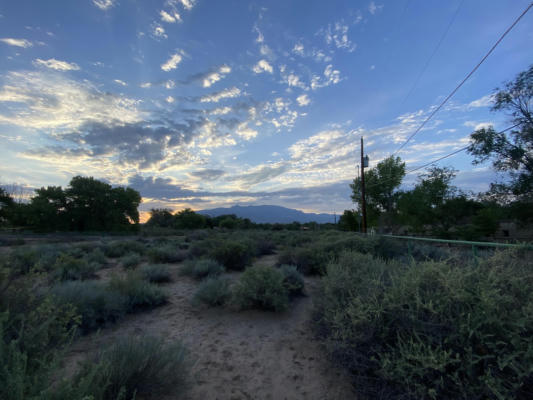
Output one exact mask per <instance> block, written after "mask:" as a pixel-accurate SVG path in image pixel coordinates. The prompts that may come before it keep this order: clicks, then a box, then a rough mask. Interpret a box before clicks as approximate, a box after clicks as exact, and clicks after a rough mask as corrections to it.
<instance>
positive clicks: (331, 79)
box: [311, 64, 341, 90]
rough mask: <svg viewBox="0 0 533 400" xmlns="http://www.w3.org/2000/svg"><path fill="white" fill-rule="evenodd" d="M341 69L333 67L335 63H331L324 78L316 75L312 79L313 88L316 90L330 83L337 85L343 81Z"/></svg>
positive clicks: (325, 71)
mask: <svg viewBox="0 0 533 400" xmlns="http://www.w3.org/2000/svg"><path fill="white" fill-rule="evenodd" d="M340 74H341V73H340V71H339V70H336V69H333V65H331V64H329V65H328V66H327V67H326V69H325V70H324V79H322V78H321V77H320V76H318V75H314V76H313V78H312V79H311V89H313V90H316V89H318V88H321V87H326V86H329V85H336V84H337V83H339V82H340V81H341V76H340Z"/></svg>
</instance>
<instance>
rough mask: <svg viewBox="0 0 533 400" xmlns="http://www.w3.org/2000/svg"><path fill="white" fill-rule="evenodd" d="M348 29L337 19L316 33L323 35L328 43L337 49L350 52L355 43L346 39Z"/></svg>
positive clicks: (353, 48)
mask: <svg viewBox="0 0 533 400" xmlns="http://www.w3.org/2000/svg"><path fill="white" fill-rule="evenodd" d="M348 30H349V27H348V25H346V24H345V23H344V22H342V21H339V22H335V24H333V25H331V24H329V25H328V27H327V29H321V30H320V31H319V32H318V33H319V34H321V35H322V36H324V39H325V40H326V43H327V44H328V45H333V46H335V47H336V48H337V49H343V50H346V51H348V52H349V53H351V52H353V51H354V50H355V48H356V47H357V45H356V44H355V43H354V42H352V41H351V40H350V39H348Z"/></svg>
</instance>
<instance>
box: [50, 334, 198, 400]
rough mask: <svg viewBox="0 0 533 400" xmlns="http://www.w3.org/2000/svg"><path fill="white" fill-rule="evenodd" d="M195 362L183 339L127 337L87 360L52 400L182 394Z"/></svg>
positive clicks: (150, 396) (99, 399)
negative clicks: (169, 342) (176, 340)
mask: <svg viewBox="0 0 533 400" xmlns="http://www.w3.org/2000/svg"><path fill="white" fill-rule="evenodd" d="M191 366H192V364H191V362H190V360H189V359H188V353H187V351H186V349H185V347H184V346H183V345H182V344H181V343H180V342H174V343H171V344H166V343H165V342H164V340H163V339H160V338H155V337H149V336H143V337H131V336H129V337H125V338H121V339H119V340H118V341H117V342H116V343H114V344H113V345H111V346H109V347H108V348H107V349H104V350H103V351H101V352H100V353H99V354H98V355H97V356H96V357H94V358H91V359H89V360H87V361H85V362H84V363H83V364H82V368H81V370H80V371H79V372H78V373H77V374H76V375H75V376H74V377H73V378H72V380H71V381H64V382H62V383H61V384H60V385H58V388H56V389H55V394H54V396H52V398H53V399H58V400H59V399H65V400H66V399H89V398H90V399H93V400H107V399H133V398H136V397H137V396H139V397H140V398H143V399H148V398H161V396H164V395H166V394H170V393H171V394H172V396H173V397H175V396H177V397H180V396H182V395H183V393H184V392H185V390H186V389H187V387H188V384H189V375H190V368H191Z"/></svg>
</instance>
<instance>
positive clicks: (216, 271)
mask: <svg viewBox="0 0 533 400" xmlns="http://www.w3.org/2000/svg"><path fill="white" fill-rule="evenodd" d="M223 272H224V267H223V266H222V265H220V264H219V263H218V262H217V261H215V260H211V259H209V258H204V259H200V260H188V261H186V262H185V263H184V264H183V267H182V268H181V270H180V274H181V275H188V276H192V277H193V278H195V279H203V278H205V277H208V276H211V277H213V276H216V275H220V274H221V273H223Z"/></svg>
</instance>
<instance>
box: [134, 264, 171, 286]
mask: <svg viewBox="0 0 533 400" xmlns="http://www.w3.org/2000/svg"><path fill="white" fill-rule="evenodd" d="M139 273H140V274H141V277H142V279H144V280H145V281H147V282H151V283H164V282H171V281H172V276H171V275H170V271H169V270H168V267H167V266H166V265H164V264H155V265H143V266H142V267H141V268H140V269H139Z"/></svg>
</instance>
